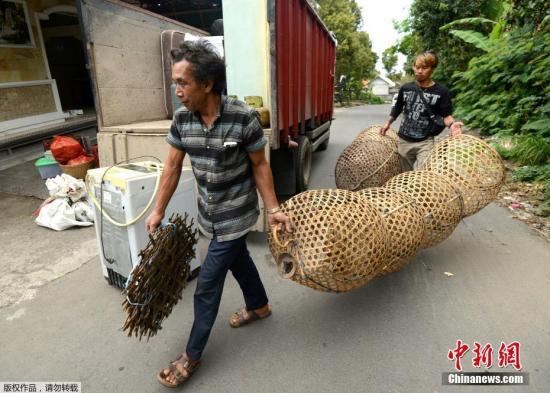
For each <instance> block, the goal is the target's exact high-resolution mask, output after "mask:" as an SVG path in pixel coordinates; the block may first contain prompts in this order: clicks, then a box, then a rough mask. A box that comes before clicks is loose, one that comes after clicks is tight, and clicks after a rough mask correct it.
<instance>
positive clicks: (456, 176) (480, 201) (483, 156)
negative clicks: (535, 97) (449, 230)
mask: <svg viewBox="0 0 550 393" xmlns="http://www.w3.org/2000/svg"><path fill="white" fill-rule="evenodd" d="M421 169H425V170H428V171H432V172H437V173H440V174H442V175H445V176H447V177H448V178H449V179H450V180H451V181H452V182H453V184H454V185H455V186H456V187H457V188H458V189H460V191H461V192H462V197H463V199H464V213H463V214H464V216H470V215H472V214H474V213H477V212H478V211H480V210H481V209H483V208H484V207H485V206H487V205H488V204H489V203H490V202H492V201H493V200H495V198H496V196H497V194H498V192H499V191H500V189H501V187H502V185H503V184H504V181H505V180H506V171H505V168H504V164H503V163H502V159H501V158H500V155H499V154H498V153H497V151H496V150H495V149H493V148H492V147H491V146H490V145H488V144H487V143H485V142H484V141H482V140H481V139H479V138H476V137H474V136H471V135H464V134H462V135H459V136H456V137H452V138H446V139H443V140H442V141H441V142H439V143H438V144H437V145H436V146H435V147H434V149H433V150H432V152H431V153H430V155H429V156H428V158H427V159H426V161H425V162H424V164H423V166H422V168H421Z"/></svg>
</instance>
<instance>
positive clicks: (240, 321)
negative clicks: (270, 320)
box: [229, 307, 271, 328]
mask: <svg viewBox="0 0 550 393" xmlns="http://www.w3.org/2000/svg"><path fill="white" fill-rule="evenodd" d="M245 313H247V314H248V318H245ZM270 315H271V307H269V308H268V310H267V312H266V313H265V314H263V315H260V314H258V313H257V312H256V311H254V310H247V309H246V308H241V309H240V310H239V311H237V312H236V313H234V314H233V315H231V318H229V325H230V326H231V327H233V328H238V327H241V326H244V325H248V324H249V323H252V322H254V321H257V320H259V319H264V318H267V317H269V316H270ZM235 319H237V321H235ZM234 321H235V322H234Z"/></svg>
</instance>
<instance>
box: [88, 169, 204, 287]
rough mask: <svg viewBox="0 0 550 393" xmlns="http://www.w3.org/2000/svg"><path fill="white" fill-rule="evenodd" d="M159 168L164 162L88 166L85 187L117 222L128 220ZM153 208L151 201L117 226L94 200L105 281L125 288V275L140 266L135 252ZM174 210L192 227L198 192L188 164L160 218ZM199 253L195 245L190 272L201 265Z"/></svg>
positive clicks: (144, 237)
mask: <svg viewBox="0 0 550 393" xmlns="http://www.w3.org/2000/svg"><path fill="white" fill-rule="evenodd" d="M159 167H160V171H161V172H162V164H157V163H155V162H150V161H145V162H134V163H131V164H123V165H119V166H116V167H111V168H98V169H92V170H90V171H88V179H87V182H88V185H89V187H93V192H94V196H95V198H96V200H97V202H98V203H99V204H100V205H101V206H102V209H103V210H104V211H105V212H106V213H107V214H109V216H110V217H111V218H113V219H114V220H115V221H117V222H119V223H127V222H130V221H132V220H133V219H135V218H136V217H137V216H138V215H139V214H140V212H142V211H143V209H144V208H145V207H146V206H147V204H148V202H149V201H150V199H151V196H152V195H153V192H154V190H155V185H156V183H157V176H158V168H159ZM106 171H107V172H106ZM102 178H103V179H102ZM102 180H103V186H102V187H101V182H102ZM155 199H156V197H155ZM154 206H155V201H153V203H152V204H151V205H150V207H149V208H148V209H147V212H146V213H145V214H144V215H143V216H142V217H141V218H140V219H139V220H138V221H137V222H135V223H134V224H131V225H129V226H117V225H115V224H113V223H112V222H111V221H109V220H108V219H106V218H105V217H104V216H103V214H102V213H101V212H100V211H99V209H98V207H97V206H95V204H94V207H95V215H96V220H95V221H96V222H95V231H96V236H97V241H98V246H99V255H100V262H101V270H102V272H103V276H104V277H105V279H106V280H107V281H108V282H109V284H111V285H115V286H117V287H119V288H121V289H122V288H124V284H125V283H126V279H127V277H128V275H129V273H130V272H131V271H132V269H133V268H134V266H136V265H137V264H139V262H140V260H139V256H138V254H139V252H140V251H141V250H142V249H143V248H145V247H146V246H147V242H148V241H149V236H148V234H147V230H146V229H145V219H146V218H147V216H148V215H149V213H150V212H151V210H152V209H153V207H154ZM175 213H179V214H180V215H182V216H184V214H185V213H187V214H188V216H189V218H188V220H190V219H191V218H192V219H193V222H194V223H195V227H196V222H197V213H198V212H197V195H196V188H195V178H194V176H193V171H192V170H191V168H184V169H183V170H182V173H181V177H180V180H179V183H178V187H177V189H176V191H175V193H174V195H173V196H172V198H171V200H170V203H169V204H168V207H167V208H166V214H165V219H164V220H163V222H168V219H169V218H170V216H171V215H172V214H175ZM188 222H189V221H188ZM199 254H200V253H199V247H196V246H195V258H194V259H193V260H192V261H191V271H192V272H196V271H198V268H199V267H200V262H201V261H202V258H201V255H199Z"/></svg>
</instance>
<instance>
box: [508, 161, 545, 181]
mask: <svg viewBox="0 0 550 393" xmlns="http://www.w3.org/2000/svg"><path fill="white" fill-rule="evenodd" d="M512 179H513V180H515V181H550V164H546V165H539V166H522V167H519V168H517V169H516V170H514V173H513V174H512Z"/></svg>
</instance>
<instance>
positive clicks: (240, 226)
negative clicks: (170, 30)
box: [146, 41, 291, 387]
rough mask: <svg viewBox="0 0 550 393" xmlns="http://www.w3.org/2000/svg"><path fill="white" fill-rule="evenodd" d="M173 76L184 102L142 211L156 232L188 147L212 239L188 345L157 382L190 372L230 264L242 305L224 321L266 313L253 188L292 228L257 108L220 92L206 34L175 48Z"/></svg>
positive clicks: (221, 77)
mask: <svg viewBox="0 0 550 393" xmlns="http://www.w3.org/2000/svg"><path fill="white" fill-rule="evenodd" d="M172 60H173V63H174V64H173V66H172V79H173V80H174V82H175V83H176V86H177V87H176V94H177V96H178V97H179V99H180V100H181V102H182V103H183V105H185V108H181V109H180V110H178V111H177V112H176V113H175V114H174V120H173V122H172V127H171V129H170V132H169V134H168V137H167V138H166V140H167V142H168V144H169V145H170V147H169V152H168V158H167V159H166V161H165V163H164V170H163V173H162V177H161V180H160V189H159V193H158V197H157V202H156V205H155V208H154V210H153V212H152V213H151V214H150V216H149V217H148V218H147V221H146V225H147V230H148V231H149V232H154V231H155V230H156V228H157V227H158V226H159V224H160V223H161V220H162V219H163V217H164V212H165V209H166V206H167V205H168V202H169V200H170V198H171V197H172V194H173V193H174V191H175V189H176V187H177V184H178V180H179V176H180V174H181V169H182V162H183V158H184V157H185V154H189V157H190V159H191V166H192V167H193V172H194V174H195V178H196V180H197V183H198V189H199V217H198V224H199V227H200V229H201V231H202V232H203V233H205V234H206V235H207V236H208V237H209V238H210V239H211V241H210V245H209V247H208V254H207V256H206V258H205V260H204V262H203V264H202V265H201V270H200V273H199V276H198V279H197V287H196V290H195V296H194V307H195V320H194V322H193V328H192V329H191V334H190V337H189V341H188V343H187V347H186V351H185V352H184V353H182V354H181V356H180V357H179V358H178V359H177V360H175V361H173V362H172V363H171V364H170V366H169V367H168V368H166V369H164V370H162V371H161V372H160V373H159V375H158V376H157V377H158V380H159V382H160V383H162V384H163V385H166V386H170V387H175V386H178V385H180V384H181V383H183V382H185V381H186V380H188V379H189V377H190V376H191V375H192V374H193V372H194V371H195V370H196V369H197V367H198V366H199V365H200V358H201V356H202V352H203V350H204V347H205V346H206V343H207V341H208V337H209V335H210V331H211V329H212V326H213V325H214V321H215V319H216V316H217V313H218V308H219V305H220V300H221V296H222V292H223V286H224V281H225V276H226V274H227V271H228V270H231V272H232V273H233V276H234V277H235V278H236V280H237V282H238V283H239V285H240V287H241V289H242V291H243V294H244V300H245V305H246V307H245V308H243V309H241V310H240V311H238V312H236V313H235V314H233V316H232V317H231V318H230V320H229V323H230V325H231V326H232V327H240V326H243V325H246V324H248V323H250V322H253V321H255V320H258V319H261V318H265V317H267V316H269V315H271V309H270V307H269V304H268V299H267V295H266V293H265V289H264V286H263V284H262V281H261V280H260V276H259V274H258V270H257V269H256V266H255V265H254V262H253V261H252V259H251V258H250V254H249V252H248V250H247V247H246V241H245V238H246V234H247V233H248V231H249V230H250V228H251V227H252V226H253V225H254V224H255V223H256V221H257V219H258V215H259V208H258V197H257V193H256V187H257V188H258V190H259V191H260V194H261V196H262V199H263V200H264V203H265V206H266V208H267V211H268V220H269V224H270V225H272V226H273V225H278V226H280V227H281V229H283V228H284V229H285V230H287V231H291V228H290V222H289V219H288V217H287V216H286V215H285V214H283V213H282V212H280V211H279V204H278V202H277V198H276V196H275V191H274V187H273V177H272V174H271V168H270V167H269V163H268V162H267V160H266V158H265V153H264V147H265V144H266V143H267V141H266V138H265V137H264V134H263V130H262V127H261V125H260V123H259V121H258V116H257V115H256V112H255V111H253V110H251V109H250V108H249V107H247V106H246V105H245V104H244V103H242V102H240V101H238V100H235V99H232V98H228V97H225V96H223V95H222V92H223V90H224V88H225V65H224V62H223V60H222V59H221V58H220V57H219V56H218V55H217V54H216V53H215V51H214V50H213V48H212V47H211V46H210V45H209V44H208V43H207V42H205V41H192V42H184V43H183V44H182V46H181V48H180V49H176V50H173V51H172Z"/></svg>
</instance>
